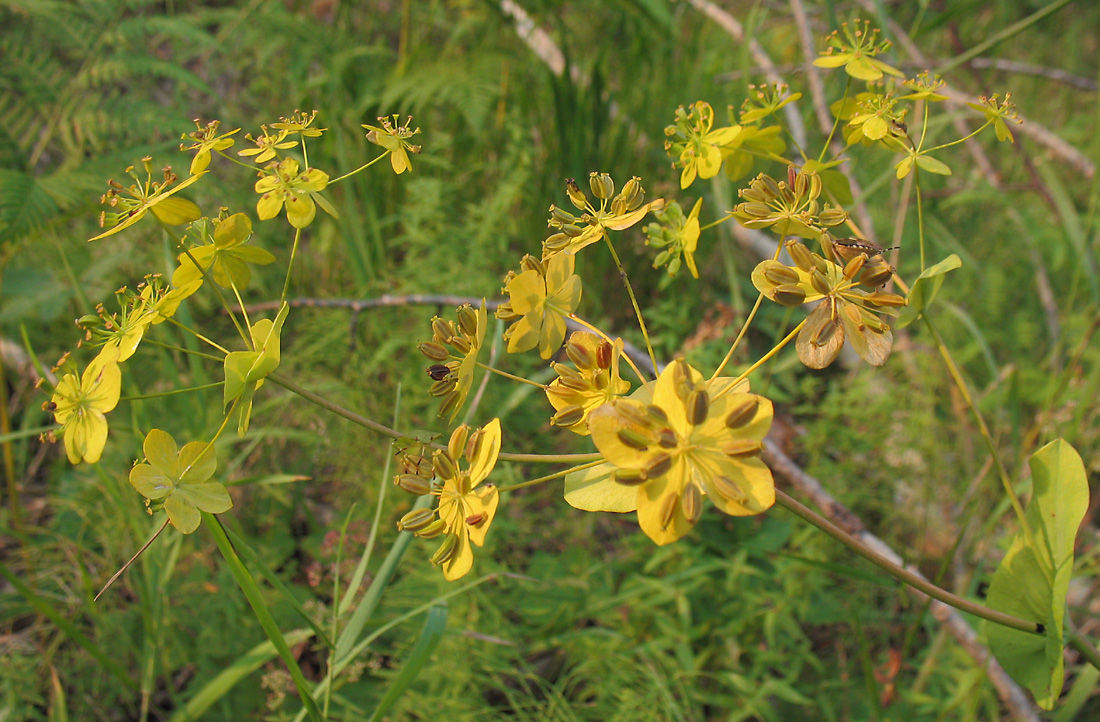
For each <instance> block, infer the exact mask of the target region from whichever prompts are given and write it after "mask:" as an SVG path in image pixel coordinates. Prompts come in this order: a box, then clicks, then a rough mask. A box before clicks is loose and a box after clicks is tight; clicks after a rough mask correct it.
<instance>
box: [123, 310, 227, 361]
mask: <svg viewBox="0 0 1100 722" xmlns="http://www.w3.org/2000/svg"><path fill="white" fill-rule="evenodd" d="M169 320H171V319H169ZM141 342H142V343H147V344H149V345H150V346H160V347H161V348H166V349H168V350H169V351H179V352H180V353H186V354H190V355H192V356H198V357H199V358H204V359H208V360H210V361H217V362H218V363H224V362H225V357H224V356H215V355H214V354H210V353H203V352H202V351H194V350H192V349H189V348H183V347H182V346H177V345H175V344H173V343H164V342H163V341H157V340H156V339H153V338H149V337H148V336H146V337H145V338H143V339H141ZM225 353H229V352H228V351H226V352H225Z"/></svg>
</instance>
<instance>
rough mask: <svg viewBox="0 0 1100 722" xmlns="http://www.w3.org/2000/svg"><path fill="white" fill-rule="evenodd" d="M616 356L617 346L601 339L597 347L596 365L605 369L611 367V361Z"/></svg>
mask: <svg viewBox="0 0 1100 722" xmlns="http://www.w3.org/2000/svg"><path fill="white" fill-rule="evenodd" d="M614 357H615V347H614V346H613V345H612V344H611V343H610V342H609V341H606V340H604V341H601V342H600V345H599V346H597V347H596V365H597V366H599V367H600V368H601V369H603V370H605V371H606V370H607V369H609V368H611V362H612V361H613V360H614Z"/></svg>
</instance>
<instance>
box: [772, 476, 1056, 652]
mask: <svg viewBox="0 0 1100 722" xmlns="http://www.w3.org/2000/svg"><path fill="white" fill-rule="evenodd" d="M775 499H776V501H777V502H778V503H779V505H780V506H782V507H783V508H784V509H787V510H788V511H790V512H791V513H793V514H794V515H795V516H797V517H799V518H800V519H802V520H803V521H805V522H807V523H809V524H813V525H814V526H816V527H817V528H818V529H820V530H821V531H823V532H825V533H826V534H828V535H829V536H831V537H832V538H834V539H836V540H837V541H838V542H840V543H841V544H843V545H844V546H846V547H848V548H849V549H851V550H852V551H854V552H855V553H856V554H859V555H860V556H861V557H863V558H864V559H866V560H867V561H869V562H871V563H872V564H874V565H875V566H877V567H878V568H879V569H882V570H883V571H885V572H886V573H887V574H889V575H890V576H892V577H894V578H895V579H897V580H899V581H901V582H904V583H905V584H908V585H909V586H911V587H913V588H914V589H918V590H920V591H921V592H924V593H925V594H927V595H928V596H930V597H932V598H933V599H938V600H939V601H941V602H943V603H944V604H948V605H950V606H952V607H955V608H956V609H959V610H962V611H964V612H968V613H970V614H973V615H974V616H977V617H981V618H982V619H988V620H989V621H991V622H994V623H996V624H1001V625H1004V626H1006V627H1011V628H1012V629H1018V630H1020V631H1021V632H1028V633H1030V634H1043V633H1044V627H1043V625H1042V624H1040V623H1038V622H1029V621H1027V620H1026V619H1020V618H1019V617H1014V616H1012V615H1011V614H1005V613H1004V612H998V611H997V610H995V609H990V608H989V607H986V606H983V605H981V604H978V603H976V602H971V601H969V600H967V599H963V598H962V597H960V596H958V595H956V594H952V593H951V592H949V591H947V590H946V589H943V588H941V587H937V586H936V585H935V584H933V583H932V582H930V581H928V580H927V579H925V578H924V577H921V576H919V575H917V574H914V573H913V572H911V571H909V570H908V569H906V568H904V567H901V566H899V565H897V564H894V563H893V562H891V561H889V560H888V559H885V558H883V557H882V556H880V555H879V554H877V553H876V552H874V551H873V550H872V549H871V548H870V547H868V546H867V545H866V544H864V543H863V542H861V541H859V540H858V539H856V538H855V537H853V536H852V535H851V534H849V533H848V532H846V531H844V530H843V529H841V528H840V527H838V526H837V525H836V524H834V523H832V522H831V521H829V520H828V519H826V518H825V517H823V516H821V515H820V514H818V513H817V512H815V511H813V510H811V509H809V508H807V507H805V506H803V505H802V504H800V503H798V502H797V501H795V500H794V499H792V498H791V497H790V496H788V495H787V494H785V493H783V492H782V491H780V490H779V489H776V490H775Z"/></svg>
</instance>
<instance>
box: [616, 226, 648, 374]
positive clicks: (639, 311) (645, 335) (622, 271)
mask: <svg viewBox="0 0 1100 722" xmlns="http://www.w3.org/2000/svg"><path fill="white" fill-rule="evenodd" d="M603 239H604V241H605V242H606V243H607V247H608V249H610V251H611V258H612V259H613V260H614V261H615V268H617V269H618V271H619V278H621V279H623V285H624V286H626V295H628V296H630V305H632V306H633V307H634V315H635V316H637V317H638V328H640V329H641V331H642V338H643V339H645V350H646V351H648V352H649V360H650V361H651V362H652V363H653V368H655V369H656V368H659V367H658V366H657V357H656V356H655V355H654V353H653V344H651V343H650V342H649V331H648V330H646V327H645V319H644V318H642V309H641V307H639V306H638V299H637V297H636V296H635V295H634V288H633V287H632V286H631V285H630V279H629V278H628V277H627V275H626V269H625V268H623V263H622V261H620V260H619V254H618V253H616V252H615V246H614V244H612V243H611V237H610V236H608V235H607V232H606V231H605V232H604V234H603Z"/></svg>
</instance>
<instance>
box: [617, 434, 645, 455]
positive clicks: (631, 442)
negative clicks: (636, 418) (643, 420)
mask: <svg viewBox="0 0 1100 722" xmlns="http://www.w3.org/2000/svg"><path fill="white" fill-rule="evenodd" d="M615 435H616V436H617V437H618V438H619V441H621V442H622V443H623V444H625V445H626V446H629V447H630V448H631V449H636V450H638V451H646V450H647V449H649V442H650V439H649V437H648V436H646V435H645V434H643V433H641V432H639V431H635V430H634V429H619V430H618V431H617V432H615Z"/></svg>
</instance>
